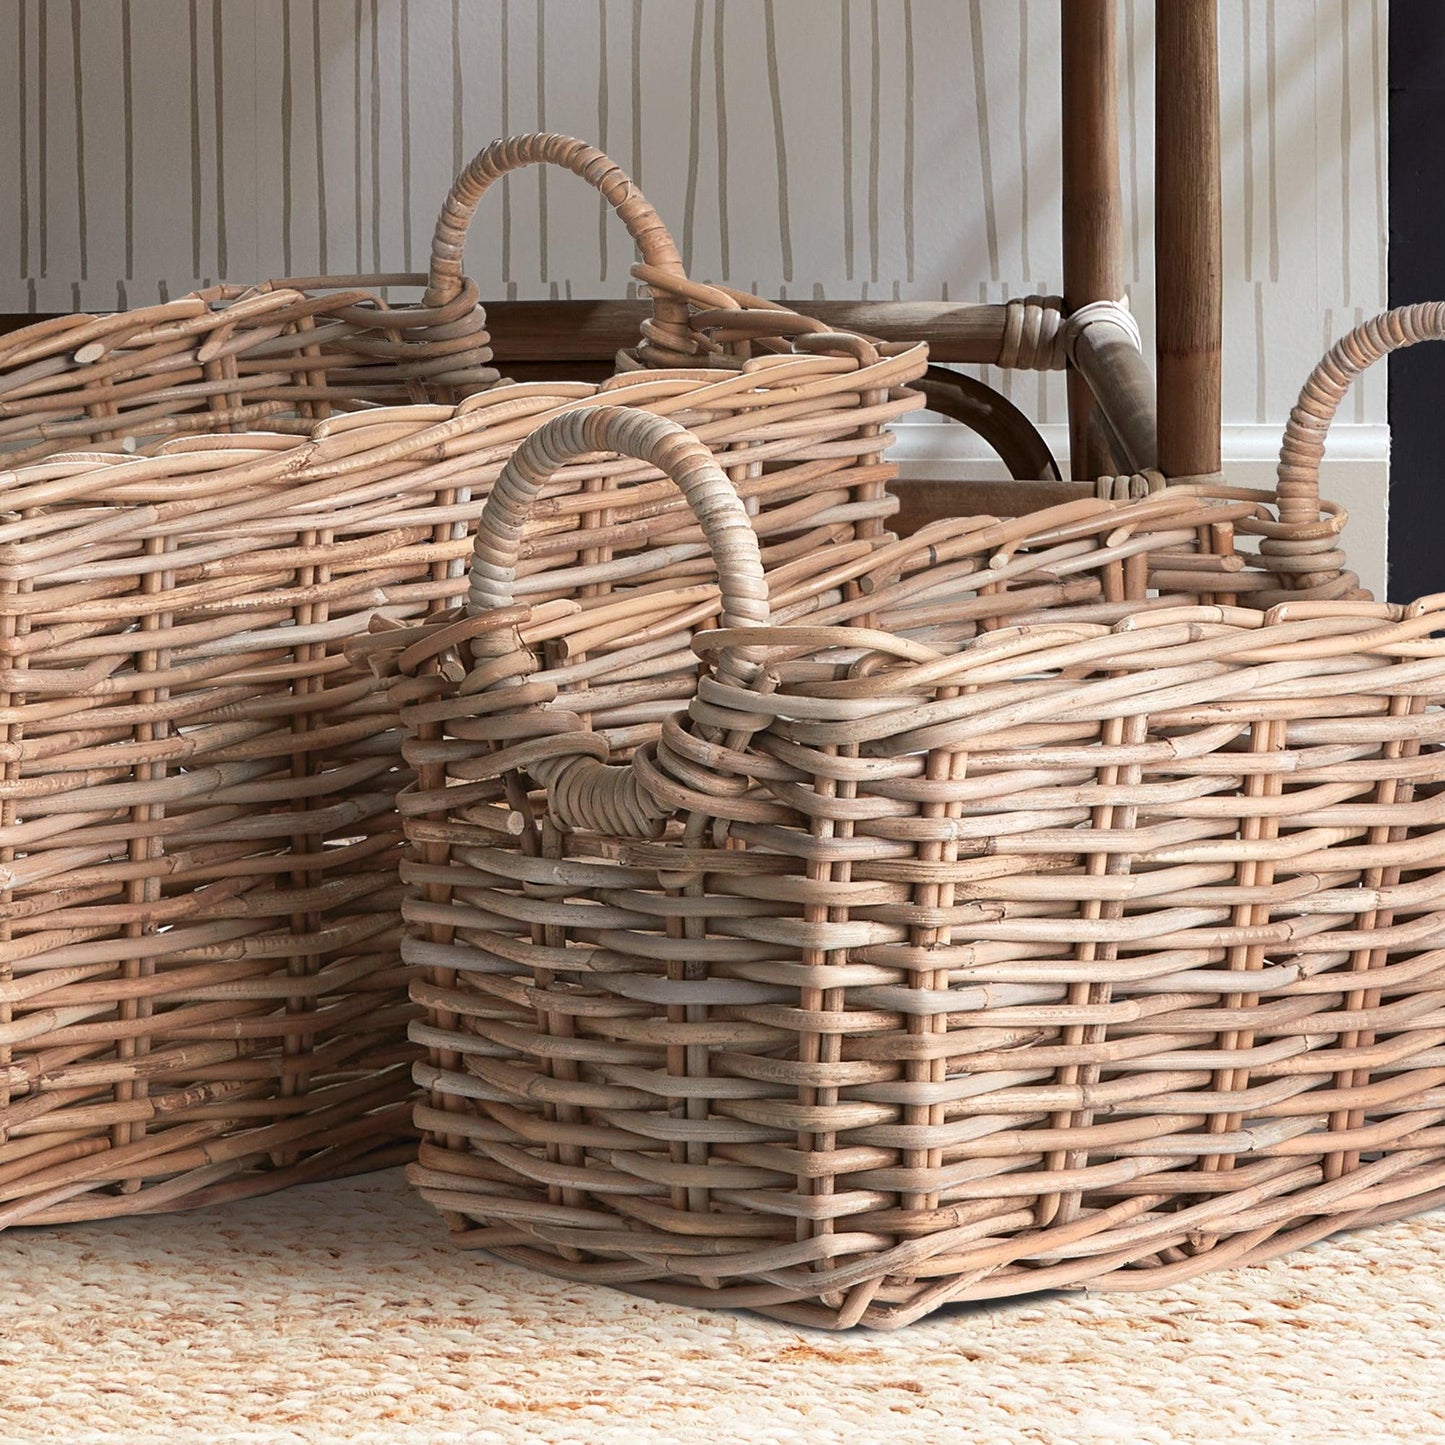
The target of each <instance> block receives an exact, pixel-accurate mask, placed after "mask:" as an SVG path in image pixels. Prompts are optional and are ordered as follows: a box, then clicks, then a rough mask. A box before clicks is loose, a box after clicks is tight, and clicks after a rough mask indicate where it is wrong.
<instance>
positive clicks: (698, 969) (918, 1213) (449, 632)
mask: <svg viewBox="0 0 1445 1445" xmlns="http://www.w3.org/2000/svg"><path fill="white" fill-rule="evenodd" d="M1442 333H1445V308H1442V307H1420V308H1412V309H1410V310H1408V311H1405V312H1401V313H1393V314H1391V315H1389V316H1387V317H1384V318H1382V319H1380V320H1379V321H1376V322H1373V323H1370V324H1369V325H1368V326H1366V327H1363V328H1361V329H1360V330H1359V331H1357V332H1356V333H1353V334H1352V335H1351V336H1350V337H1349V338H1347V339H1346V340H1345V341H1344V342H1342V343H1341V344H1340V345H1339V346H1337V347H1336V348H1335V349H1334V351H1333V352H1332V353H1331V355H1330V357H1328V358H1327V359H1326V361H1325V362H1324V363H1322V365H1321V367H1320V368H1319V369H1318V370H1317V372H1316V373H1315V375H1314V376H1313V377H1312V378H1311V381H1310V383H1309V384H1308V385H1307V386H1306V388H1305V391H1304V393H1303V395H1302V398H1301V402H1300V405H1299V406H1298V407H1297V408H1296V410H1295V413H1294V415H1293V416H1292V418H1291V422H1290V426H1289V430H1288V434H1287V437H1286V442H1285V447H1284V460H1283V462H1282V464H1281V471H1280V484H1279V493H1278V496H1277V497H1276V496H1275V495H1273V494H1258V493H1249V492H1245V491H1242V490H1232V489H1229V488H1227V487H1223V486H1217V485H1209V484H1205V483H1199V484H1195V485H1192V486H1178V487H1174V486H1165V485H1163V484H1162V479H1161V478H1157V477H1155V478H1152V479H1151V478H1139V479H1136V484H1135V485H1132V486H1117V487H1116V486H1114V485H1112V484H1110V485H1108V486H1106V487H1105V488H1103V489H1102V490H1105V491H1108V492H1109V493H1110V494H1111V496H1113V495H1117V496H1119V497H1121V498H1123V499H1121V500H1111V499H1103V498H1101V499H1099V500H1084V501H1080V502H1075V503H1070V504H1067V505H1065V506H1061V507H1056V508H1053V509H1051V510H1050V511H1048V512H1043V513H1039V514H1036V515H1034V516H1032V517H1026V518H1021V519H1018V520H1016V521H999V520H997V519H994V518H988V517H975V518H967V519H961V520H959V521H953V522H939V523H936V524H934V525H932V526H930V527H927V528H925V529H923V530H922V531H921V532H920V533H918V534H917V535H916V536H914V537H912V538H909V539H907V540H906V541H903V542H898V543H893V544H887V543H885V544H881V545H875V546H873V547H870V548H864V549H862V550H860V551H858V552H857V553H856V555H855V554H853V553H849V552H846V551H844V550H843V549H839V550H838V551H837V552H836V555H837V558H838V564H837V566H836V567H835V568H834V569H833V571H832V573H831V580H832V581H833V582H835V583H836V584H838V585H840V586H841V589H842V595H841V596H840V597H839V598H838V600H836V601H834V602H832V603H830V604H828V605H825V606H821V607H817V608H815V609H814V610H812V611H811V613H810V614H809V615H808V616H807V617H806V618H805V619H784V618H783V617H780V616H779V612H780V608H779V603H780V599H781V594H782V593H783V590H784V582H783V579H782V578H781V577H780V575H779V573H778V572H777V571H775V570H774V569H773V568H772V567H770V566H769V565H768V564H767V559H766V558H761V559H760V557H759V554H758V551H757V548H756V546H755V545H753V544H752V543H751V539H750V538H749V537H748V536H747V535H746V534H745V533H744V532H743V530H742V524H741V512H740V509H739V507H738V505H737V502H736V500H735V499H734V498H732V497H731V496H730V495H729V493H728V489H727V488H726V486H725V482H724V479H723V477H722V475H721V474H720V473H719V472H718V471H717V469H716V467H715V466H714V465H713V463H712V462H711V460H710V459H709V456H708V453H707V450H706V448H705V447H703V446H702V445H701V444H699V443H698V442H697V441H695V440H692V441H690V440H689V439H688V438H687V436H686V435H685V433H683V432H681V431H679V430H677V429H676V428H673V427H670V426H669V425H668V424H667V423H666V422H664V421H656V420H653V419H649V418H642V417H637V416H630V417H629V416H628V415H626V414H625V413H592V414H590V415H588V416H585V417H584V416H573V417H566V418H560V419H557V420H554V421H552V422H549V423H548V424H547V425H545V426H544V427H542V428H541V429H540V430H539V431H538V432H536V433H535V434H534V435H533V436H532V437H531V438H530V439H529V441H528V442H527V444H526V445H525V446H524V447H523V448H522V449H521V450H520V451H518V452H517V453H516V455H515V457H514V458H513V459H512V461H511V462H510V463H509V465H508V468H507V469H506V471H505V472H504V474H503V476H502V478H501V479H500V481H499V482H498V484H497V486H496V489H495V491H494V492H493V494H492V496H491V498H490V500H489V502H488V504H487V507H486V509H485V510H484V512H483V516H482V520H481V525H480V529H479V532H478V536H477V541H476V547H475V559H474V562H473V567H472V588H471V606H470V615H469V616H468V617H467V618H466V619H465V620H464V621H453V622H451V623H449V624H446V625H436V626H423V627H420V628H413V629H408V630H406V631H405V633H404V634H398V636H397V638H396V639H395V640H394V644H393V645H394V648H395V649H396V650H395V651H394V653H393V657H394V658H395V659H396V661H397V663H398V666H399V672H398V675H397V681H396V684H395V696H396V699H397V701H398V703H399V704H400V705H401V706H402V715H403V719H404V721H405V722H406V723H407V725H408V731H409V733H410V734H411V736H412V737H413V739H414V741H413V742H412V743H411V744H409V746H410V747H411V748H412V749H413V750H414V751H413V753H412V756H413V757H414V758H415V759H416V760H417V762H418V765H419V766H420V765H422V763H423V762H425V764H426V765H428V766H430V767H431V768H432V769H433V772H432V775H431V778H430V780H429V782H428V784H427V786H426V787H425V788H424V789H422V790H420V791H418V792H417V793H416V794H415V795H414V797H413V798H412V799H411V802H410V805H409V807H408V809H407V814H408V826H409V829H410V832H411V836H412V837H413V839H414V840H415V842H416V843H417V847H418V852H417V855H416V856H415V857H413V858H412V859H411V860H409V861H408V862H406V863H404V865H403V877H404V878H405V880H406V882H407V885H408V894H407V901H406V910H407V917H408V920H409V925H410V938H409V941H408V948H409V949H410V954H409V956H410V958H411V960H412V962H413V964H414V965H415V966H416V967H415V974H414V982H413V986H412V992H413V997H414V999H415V1000H416V1001H417V1002H418V1003H419V1004H421V1005H422V1006H423V1007H424V1008H425V1010H426V1020H425V1022H424V1023H423V1024H421V1025H419V1026H418V1027H417V1029H416V1031H415V1037H416V1038H417V1039H418V1041H419V1042H421V1043H423V1044H425V1045H426V1046H427V1048H428V1051H429V1052H428V1059H427V1062H426V1063H424V1064H423V1065H422V1066H420V1069H419V1074H418V1077H419V1078H420V1079H421V1081H422V1082H423V1083H425V1084H426V1086H427V1088H428V1091H429V1097H428V1099H427V1100H426V1102H425V1103H424V1104H422V1105H421V1107H420V1108H419V1111H418V1121H419V1123H420V1124H421V1125H422V1126H423V1127H424V1128H425V1129H426V1130H427V1131H428V1138H427V1140H426V1142H425V1143H424V1145H423V1150H422V1156H421V1160H420V1162H419V1164H418V1165H417V1166H416V1167H415V1170H414V1178H415V1180H416V1182H417V1184H418V1186H419V1187H420V1189H421V1191H422V1193H423V1194H424V1195H425V1196H426V1197H427V1198H428V1199H430V1200H431V1201H432V1202H433V1203H434V1204H435V1205H436V1206H437V1207H438V1208H439V1209H441V1210H442V1211H444V1212H445V1213H446V1215H447V1217H448V1218H449V1219H450V1221H451V1222H452V1224H453V1225H454V1227H456V1228H457V1229H458V1230H459V1231H461V1232H462V1238H463V1242H465V1243H468V1244H471V1245H475V1246H477V1247H481V1248H485V1249H488V1250H492V1251H495V1252H497V1253H499V1254H501V1255H503V1256H505V1257H507V1258H509V1259H512V1260H516V1261H519V1262H521V1263H524V1264H528V1265H532V1266H536V1267H539V1268H542V1269H545V1270H548V1271H551V1272H553V1273H557V1274H561V1275H564V1276H566V1277H568V1278H572V1279H578V1280H587V1281H594V1282H607V1283H612V1284H617V1285H621V1286H624V1287H626V1288H628V1289H631V1290H635V1291H637V1292H639V1293H642V1294H647V1295H652V1296H656V1297H661V1298H665V1299H669V1300H674V1301H683V1302H688V1303H692V1304H705V1305H714V1306H720V1307H736V1306H741V1307H747V1308H752V1309H758V1310H762V1311H765V1312H768V1313H771V1314H774V1315H778V1316H780V1317H782V1318H785V1319H788V1320H792V1321H797V1322H799V1323H804V1324H811V1325H821V1326H825V1327H829V1328H843V1327H847V1326H850V1325H854V1324H865V1325H872V1326H877V1327H892V1326H897V1325H902V1324H905V1323H907V1322H908V1321H910V1320H914V1319H917V1318H919V1317H920V1316H922V1315H924V1314H926V1313H928V1312H930V1311H932V1310H935V1309H937V1308H939V1307H940V1306H942V1305H944V1304H946V1303H948V1302H950V1301H955V1300H969V1299H983V1298H990V1297H998V1296H1005V1295H1012V1294H1017V1293H1022V1292H1027V1291H1033V1290H1041V1289H1048V1288H1053V1287H1078V1286H1082V1285H1085V1284H1088V1285H1091V1286H1094V1287H1099V1288H1113V1289H1143V1288H1151V1287H1156V1286H1159V1285H1164V1284H1168V1283H1170V1282H1173V1281H1178V1280H1182V1279H1185V1278H1187V1277H1189V1276H1191V1275H1193V1274H1196V1273H1198V1272H1200V1271H1202V1270H1206V1269H1210V1268H1214V1267H1218V1266H1221V1265H1226V1264H1234V1263H1239V1262H1247V1261H1254V1260H1260V1259H1264V1258H1268V1257H1270V1256H1271V1255H1274V1254H1277V1253H1280V1252H1283V1251H1285V1250H1288V1249H1290V1248H1293V1247H1295V1246H1297V1245H1301V1244H1304V1243H1307V1242H1308V1241H1310V1240H1313V1239H1318V1238H1320V1237H1322V1236H1323V1235H1326V1234H1329V1233H1331V1232H1333V1231H1335V1230H1338V1229H1341V1228H1345V1227H1350V1226H1354V1225H1357V1224H1361V1223H1365V1222H1368V1221H1372V1220H1380V1219H1385V1218H1389V1217H1391V1216H1396V1215H1401V1214H1405V1213H1409V1212H1412V1211H1415V1210H1419V1209H1423V1208H1426V1207H1428V1206H1430V1205H1432V1204H1436V1203H1439V1202H1441V1201H1442V1200H1445V952H1442V948H1441V945H1442V940H1445V827H1442V823H1445V751H1442V748H1441V741H1442V738H1445V712H1442V711H1441V707H1440V704H1441V700H1442V699H1445V641H1442V640H1441V639H1440V638H1439V636H1438V635H1437V634H1438V632H1439V631H1440V630H1441V629H1442V627H1445V599H1442V598H1427V599H1425V600H1423V601H1421V602H1420V603H1418V604H1416V605H1413V606H1410V607H1397V606H1389V605H1386V604H1383V603H1375V602H1372V601H1370V600H1369V599H1368V598H1367V597H1365V596H1364V595H1363V594H1361V593H1360V592H1359V590H1358V588H1357V586H1356V584H1355V582H1354V579H1353V578H1352V577H1351V576H1350V575H1349V574H1348V573H1346V572H1344V571H1342V565H1343V558H1342V553H1341V552H1340V550H1339V547H1338V542H1337V536H1338V532H1339V529H1340V526H1341V525H1342V523H1343V515H1342V514H1341V513H1340V512H1339V511H1338V509H1331V508H1327V507H1325V506H1323V504H1321V502H1320V501H1319V497H1318V491H1317V464H1318V460H1319V456H1320V453H1321V451H1322V448H1323V437H1324V432H1325V429H1326V428H1327V426H1328V424H1329V419H1330V417H1331V416H1332V415H1333V412H1334V409H1335V407H1336V406H1337V405H1338V402H1339V399H1340V397H1341V396H1342V394H1343V392H1344V389H1345V387H1346V386H1347V385H1348V383H1349V380H1350V378H1351V377H1352V376H1353V375H1354V374H1355V373H1356V372H1357V371H1358V369H1359V368H1360V367H1361V366H1363V365H1365V364H1367V363H1368V362H1369V361H1370V360H1371V359H1373V358H1374V357H1376V356H1378V355H1380V354H1383V352H1384V351H1386V350H1388V349H1390V348H1391V347H1393V346H1395V345H1400V344H1405V343H1408V342H1410V341H1413V340H1416V339H1419V338H1421V337H1422V336H1427V335H1430V336H1439V335H1441V334H1442ZM600 450H607V451H614V452H620V453H622V454H630V455H634V456H639V457H645V458H647V459H648V460H649V461H651V462H652V463H653V464H654V465H655V466H657V467H661V468H665V469H666V470H667V471H668V472H669V474H670V475H671V476H672V477H673V478H674V479H675V480H676V482H677V484H678V486H679V487H680V488H681V489H682V490H683V491H684V492H685V493H686V495H687V496H688V499H689V501H690V503H691V504H692V505H693V507H694V508H695V509H696V511H697V514H698V516H699V518H700V519H701V520H702V522H703V524H704V526H705V527H706V529H707V534H708V537H709V540H710V542H711V544H712V547H713V555H714V558H715V560H716V565H717V568H718V573H719V576H720V579H721V587H722V594H723V597H724V599H725V608H726V611H725V615H724V617H723V619H722V623H723V625H722V626H721V627H719V628H717V629H713V630H708V631H705V632H702V633H699V634H698V636H697V638H696V641H695V648H696V650H697V653H698V655H699V658H700V660H701V663H702V670H701V675H700V679H699V681H698V684H697V688H696V692H695V695H694V696H693V697H692V699H691V701H690V703H689V704H688V707H687V710H686V711H685V712H679V713H677V714H675V715H673V716H671V717H669V718H668V719H667V720H666V721H665V722H664V724H663V726H662V729H661V733H660V736H659V737H658V739H657V740H656V742H655V743H647V744H645V745H643V746H640V747H635V746H634V744H635V740H634V739H632V738H630V737H623V736H619V735H618V734H617V733H615V732H610V731H609V730H607V729H606V728H599V727H598V726H597V723H596V717H595V714H592V713H591V711H590V710H591V707H592V703H591V702H590V701H589V697H588V693H587V692H586V691H585V690H583V689H581V688H580V687H579V686H578V678H579V674H578V671H577V663H576V657H577V653H578V651H579V650H581V648H582V646H583V644H582V642H581V641H580V638H581V637H585V636H586V633H587V626H586V618H587V616H588V611H589V609H592V608H598V609H601V610H602V615H610V614H621V613H624V612H625V613H626V615H627V616H628V617H629V618H631V619H633V623H632V625H633V626H634V627H635V628H638V629H639V630H640V629H643V628H646V627H649V626H651V625H654V613H653V611H652V608H653V607H654V606H655V607H656V608H657V615H661V614H663V613H665V612H666V610H667V609H668V608H669V607H670V606H672V605H673V604H672V603H671V602H670V601H669V600H668V599H666V598H665V597H662V598H658V599H657V600H656V602H655V603H653V602H650V601H649V594H647V593H645V592H642V591H640V590H638V589H633V588H631V587H628V586H626V585H625V583H623V582H620V581H619V582H617V583H615V584H613V586H612V587H611V589H610V591H609V592H608V594H607V595H605V596H604V595H601V594H599V595H595V596H591V597H588V598H586V599H584V601H583V602H582V608H583V610H582V612H581V613H580V614H577V616H576V618H575V620H574V621H573V622H572V623H571V626H572V627H574V628H575V629H577V632H578V634H580V636H579V638H578V640H577V641H576V642H575V643H574V644H573V645H572V646H570V647H569V650H568V651H566V652H565V653H563V654H561V655H558V654H556V653H554V652H550V651H549V650H548V649H547V647H546V646H545V645H543V646H539V645H538V639H539V638H540V637H546V636H548V635H551V634H550V633H549V631H548V629H549V628H550V627H551V626H552V624H550V623H548V622H546V621H544V618H543V611H542V609H540V608H536V607H529V606H528V605H527V604H528V603H529V602H530V601H531V595H532V593H533V591H534V589H536V588H538V587H539V586H541V582H540V579H539V578H538V577H537V575H536V574H535V572H532V571H530V570H529V569H528V568H527V567H524V566H522V565H520V562H519V559H523V558H526V557H528V556H529V554H530V549H531V548H532V547H533V546H534V545H535V544H534V543H533V541H532V539H533V538H534V536H536V534H537V529H538V527H539V526H540V525H542V523H541V517H542V516H544V515H545V511H539V503H538V501H537V500H536V499H537V498H538V496H539V495H540V496H542V497H545V496H546V495H547V487H548V483H547V479H548V477H549V476H552V475H554V473H555V471H556V469H557V468H562V469H563V471H564V474H570V473H571V472H572V471H573V470H575V468H576V466H577V460H576V459H577V458H578V457H579V456H583V455H586V454H590V453H595V452H597V451H600ZM616 475H617V464H616V463H612V464H610V465H609V466H603V467H599V468H597V476H598V486H599V488H602V487H604V486H605V488H606V490H605V491H604V493H603V494H604V495H609V496H614V497H615V501H616V504H617V505H626V503H627V499H628V495H629V493H628V490H627V488H626V487H625V486H623V485H621V484H620V483H617V484H616V485H617V488H618V489H617V491H616V492H615V493H612V491H611V488H612V487H613V485H614V480H613V479H614V478H615V477H616ZM604 479H605V480H604ZM1256 544H1257V546H1256ZM549 590H550V589H549ZM770 593H771V608H772V610H771V612H770V611H769V594H770Z"/></svg>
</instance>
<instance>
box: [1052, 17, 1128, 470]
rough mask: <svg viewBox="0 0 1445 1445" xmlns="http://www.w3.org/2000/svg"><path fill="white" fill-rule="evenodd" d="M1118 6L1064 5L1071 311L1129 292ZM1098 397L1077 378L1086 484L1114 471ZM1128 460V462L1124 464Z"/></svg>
mask: <svg viewBox="0 0 1445 1445" xmlns="http://www.w3.org/2000/svg"><path fill="white" fill-rule="evenodd" d="M1115 13H1116V3H1115V0H1063V3H1062V13H1061V21H1062V26H1061V29H1062V38H1063V72H1062V88H1063V117H1064V122H1063V164H1064V190H1063V203H1064V305H1065V307H1066V308H1067V310H1069V311H1071V312H1072V311H1077V310H1078V309H1079V307H1081V306H1086V305H1087V304H1088V303H1089V302H1091V301H1118V300H1119V299H1120V298H1121V297H1122V296H1123V294H1124V240H1123V234H1124V232H1123V227H1124V207H1123V201H1122V198H1121V195H1120V190H1119V94H1118V83H1117V71H1116V64H1115V51H1114V20H1115ZM1093 408H1094V394H1093V392H1092V391H1091V390H1090V388H1089V385H1088V382H1087V380H1086V379H1085V378H1084V377H1083V376H1081V375H1079V374H1078V373H1075V372H1071V373H1070V375H1069V454H1070V456H1071V457H1072V459H1073V461H1072V470H1073V474H1074V476H1075V477H1076V478H1078V479H1081V480H1082V479H1087V478H1090V477H1096V476H1099V475H1100V474H1101V473H1103V472H1105V471H1108V470H1110V469H1111V468H1110V461H1109V458H1108V456H1107V455H1106V454H1103V453H1102V452H1101V449H1100V447H1099V444H1098V440H1097V437H1098V432H1097V430H1096V429H1095V428H1092V427H1091V426H1090V417H1091V415H1092V413H1093ZM1121 460H1122V459H1121Z"/></svg>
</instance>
